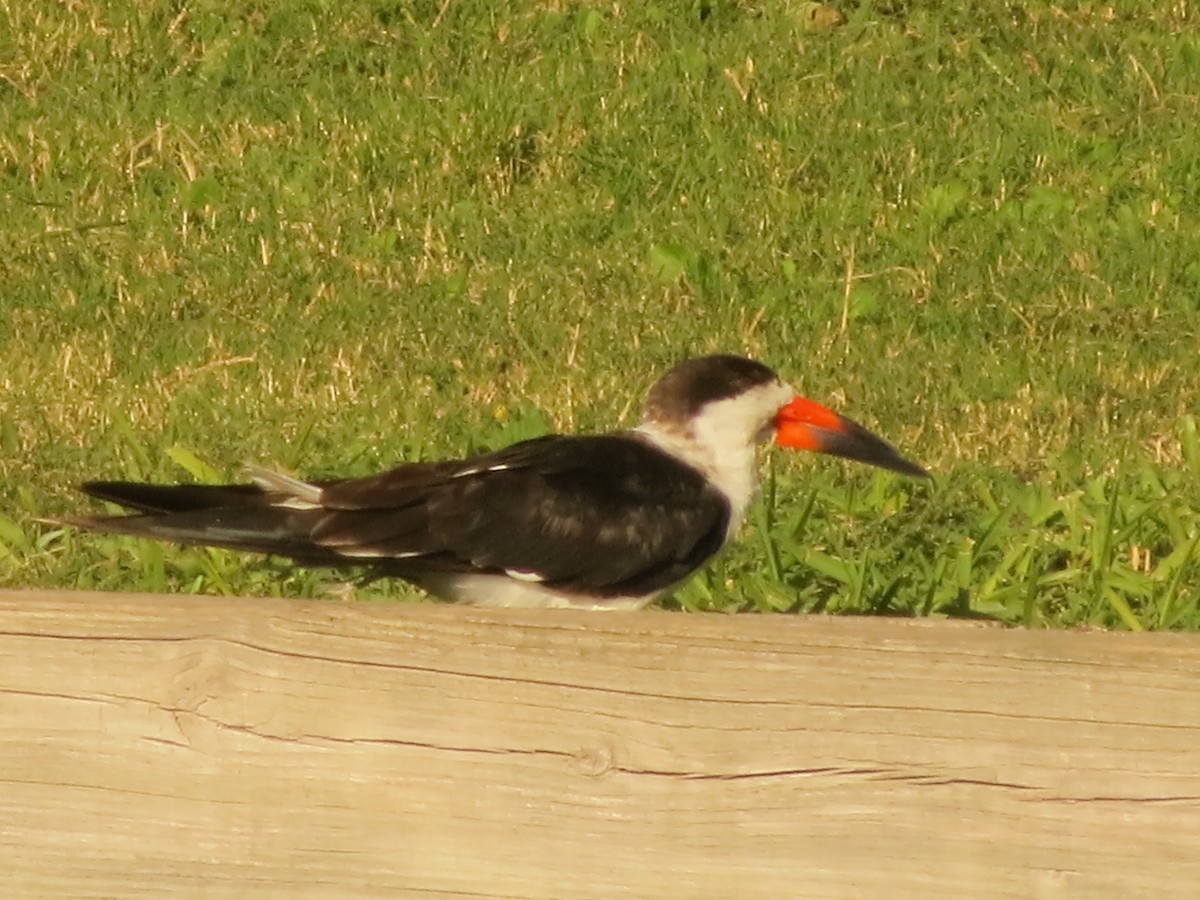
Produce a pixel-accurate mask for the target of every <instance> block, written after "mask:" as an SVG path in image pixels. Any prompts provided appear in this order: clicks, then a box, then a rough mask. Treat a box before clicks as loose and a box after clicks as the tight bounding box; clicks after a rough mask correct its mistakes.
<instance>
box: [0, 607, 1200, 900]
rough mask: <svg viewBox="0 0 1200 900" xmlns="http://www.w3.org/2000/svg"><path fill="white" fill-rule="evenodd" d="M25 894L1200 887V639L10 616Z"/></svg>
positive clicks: (264, 617)
mask: <svg viewBox="0 0 1200 900" xmlns="http://www.w3.org/2000/svg"><path fill="white" fill-rule="evenodd" d="M0 872H3V873H4V885H5V887H4V892H5V894H6V895H9V896H20V897H36V896H56V897H63V896H71V897H118V896H119V897H149V896H155V897H158V896H161V895H163V894H164V893H167V892H171V891H173V892H176V893H178V894H182V895H185V896H187V895H201V894H202V895H205V896H237V897H246V896H254V897H342V896H353V897H363V896H411V897H438V898H447V897H476V898H478V897H520V898H575V897H672V898H674V897H763V898H767V897H770V898H786V897H856V898H857V897H884V896H886V897H889V898H891V897H921V898H940V897H954V898H961V897H1011V898H1057V897H1087V898H1093V897H1120V898H1129V897H1155V898H1163V897H1179V898H1185V897H1186V898H1194V897H1196V896H1200V640H1198V639H1197V638H1196V637H1194V636H1176V635H1132V634H1106V633H1048V632H1029V631H1007V630H1001V629H996V628H985V627H976V626H969V625H961V624H951V623H945V622H941V623H939V622H928V621H900V620H884V619H832V618H819V617H809V618H804V617H760V616H742V617H724V616H698V615H681V614H669V613H658V612H646V613H631V614H587V613H573V612H567V611H553V612H545V613H529V612H520V611H506V610H499V611H481V610H473V609H466V608H461V607H449V606H433V605H429V606H411V605H397V606H390V605H383V604H365V603H363V604H351V603H337V602H332V601H330V602H318V601H310V602H304V601H281V600H261V599H255V600H238V599H219V598H209V597H167V596H130V595H118V594H94V593H65V592H64V593H54V592H0Z"/></svg>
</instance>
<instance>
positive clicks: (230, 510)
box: [74, 435, 729, 596]
mask: <svg viewBox="0 0 1200 900" xmlns="http://www.w3.org/2000/svg"><path fill="white" fill-rule="evenodd" d="M319 488H320V490H319V491H314V494H313V496H314V497H315V500H316V502H310V501H311V499H312V498H309V500H305V499H303V498H297V497H296V496H295V495H293V494H290V493H288V492H287V491H286V490H284V489H280V490H271V489H264V488H261V487H259V486H257V485H231V486H212V487H208V486H193V485H186V486H177V487H170V486H168V487H161V486H153V485H138V484H125V483H119V482H117V483H114V482H93V483H90V484H87V485H85V486H84V490H85V491H87V492H88V493H89V494H92V495H93V496H96V497H100V498H102V499H106V500H110V501H113V502H115V503H118V504H121V505H124V506H127V507H130V508H132V509H135V510H138V514H136V515H131V516H114V517H96V518H90V519H77V520H74V524H77V525H81V526H83V527H88V528H95V529H100V530H107V531H118V532H123V533H128V534H139V535H143V536H147V537H156V538H160V539H166V540H174V541H178V542H181V543H190V544H209V545H214V546H222V547H231V548H234V549H242V550H252V551H257V552H262V553H270V554H276V555H281V556H286V557H290V558H292V559H293V560H295V561H297V562H299V563H302V564H308V565H334V566H337V565H342V566H345V565H367V566H372V567H374V568H376V569H377V570H378V571H380V572H381V573H382V574H391V575H398V576H400V577H410V578H414V579H416V578H419V576H420V575H421V574H422V573H424V572H429V571H443V572H445V571H450V572H454V571H472V572H501V571H504V572H508V573H509V574H515V575H516V576H518V577H528V578H530V579H533V580H538V581H541V582H543V583H545V584H547V585H548V586H551V587H559V588H563V589H567V590H570V589H577V590H583V591H586V592H588V593H591V594H595V595H597V596H606V595H607V596H615V595H619V594H625V593H642V592H649V591H654V590H658V589H661V588H665V587H667V586H669V585H671V584H674V583H675V582H677V581H679V580H680V579H682V578H684V577H686V576H687V575H688V574H689V573H690V572H691V571H693V570H694V569H695V568H697V567H698V566H699V565H701V564H702V563H703V562H704V561H705V560H706V559H708V558H709V557H710V556H712V555H713V554H714V553H716V551H717V550H718V549H720V547H721V545H722V543H723V542H724V539H725V535H726V532H727V529H728V525H729V505H728V503H727V502H726V500H725V498H724V497H723V496H722V495H721V494H720V493H719V492H718V491H716V490H715V489H714V488H712V487H711V486H710V485H709V484H708V483H707V482H706V481H705V479H704V478H703V476H702V475H701V474H700V473H699V472H697V471H695V470H693V469H691V468H689V467H687V466H684V465H682V464H680V463H679V462H678V461H676V460H675V459H673V458H672V457H670V456H668V455H667V454H665V453H663V452H662V451H661V450H659V449H657V448H655V447H653V446H652V445H650V444H648V443H646V442H645V441H643V440H641V439H639V438H637V437H634V436H628V435H604V436H595V437H559V436H548V437H544V438H538V439H535V440H532V441H525V442H523V443H520V444H516V445H513V446H512V447H509V448H506V449H504V450H500V451H497V452H495V453H489V454H484V455H482V456H476V457H472V458H470V459H467V460H462V461H455V462H443V463H418V464H414V465H407V466H401V467H399V468H396V469H392V470H390V471H387V472H382V473H380V474H378V475H372V476H369V477H366V478H357V479H348V480H345V481H335V482H328V483H324V484H321V485H319Z"/></svg>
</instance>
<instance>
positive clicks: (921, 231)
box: [0, 0, 1200, 629]
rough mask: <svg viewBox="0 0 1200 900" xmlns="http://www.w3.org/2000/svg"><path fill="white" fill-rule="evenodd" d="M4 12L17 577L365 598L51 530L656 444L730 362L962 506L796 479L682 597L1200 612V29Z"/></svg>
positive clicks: (4, 508)
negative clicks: (102, 492) (567, 449)
mask: <svg viewBox="0 0 1200 900" xmlns="http://www.w3.org/2000/svg"><path fill="white" fill-rule="evenodd" d="M835 12H836V13H839V14H840V15H835V14H834V13H835ZM3 15H4V16H6V17H7V20H8V21H7V24H6V27H5V28H2V29H0V185H2V194H0V347H2V350H0V584H3V585H5V586H52V587H60V588H71V587H100V588H107V589H125V590H142V589H150V590H171V591H199V592H223V593H226V592H227V593H247V594H276V593H279V594H287V595H302V596H307V595H323V594H326V593H329V592H331V591H336V590H337V589H338V588H339V586H340V585H341V584H342V582H341V581H340V580H339V578H338V577H337V576H335V575H330V574H328V573H326V574H312V573H305V572H293V571H292V570H290V569H288V568H287V567H285V566H282V565H279V564H278V563H272V562H269V561H263V560H257V559H253V558H247V557H242V556H238V555H236V554H229V553H221V552H211V551H204V550H195V549H190V550H185V549H180V548H174V547H170V546H159V545H156V544H151V543H147V542H140V541H134V540H128V539H118V538H112V537H105V536H98V535H89V534H78V533H74V532H72V531H70V530H64V529H62V528H58V527H55V526H52V525H47V524H40V523H38V522H37V519H38V517H51V516H55V515H63V514H66V513H68V512H69V511H72V510H76V509H79V508H80V507H81V506H88V508H91V507H90V505H88V504H86V501H84V500H83V499H82V498H80V497H78V496H77V495H75V494H74V493H73V485H74V484H75V483H77V482H78V481H80V480H82V479H84V478H88V477H93V478H94V477H104V478H145V479H155V480H177V479H189V478H200V479H229V478H236V477H238V473H239V469H240V468H241V467H242V465H244V464H245V463H247V462H254V463H259V464H264V465H271V466H278V467H281V468H283V469H286V470H288V471H292V472H295V473H298V474H301V475H311V476H326V477H329V476H336V475H355V474H365V473H367V472H370V471H372V470H375V469H377V468H381V467H386V466H390V465H393V464H396V463H398V462H401V461H407V460H416V459H424V458H431V457H436V456H439V455H451V454H461V453H465V452H468V451H473V450H480V449H485V448H492V447H497V446H500V445H502V444H504V443H507V442H511V441H513V440H517V439H520V438H525V437H530V436H533V435H536V434H540V433H543V432H544V431H547V430H561V431H576V430H582V431H588V430H600V429H607V428H610V427H614V426H624V425H629V424H631V423H633V422H634V421H635V420H636V416H637V409H638V405H639V403H640V400H641V397H642V394H643V392H644V391H645V389H646V388H647V386H648V385H649V384H650V383H651V382H652V381H653V380H654V378H655V377H656V375H657V374H660V373H661V372H662V371H663V370H664V368H665V367H667V366H668V365H670V364H671V363H672V362H674V361H677V360H679V359H681V358H683V357H686V356H688V355H693V354H699V353H706V352H712V351H727V352H738V353H745V354H747V355H752V356H754V357H756V358H758V359H761V360H762V361H764V362H767V363H769V364H771V365H772V366H774V367H776V368H777V369H778V370H779V371H780V372H781V373H783V374H784V375H785V377H787V378H788V379H789V380H791V381H792V382H793V384H795V385H796V386H797V387H798V388H800V389H801V390H802V391H803V392H804V393H805V394H807V395H808V396H810V397H812V398H814V399H816V400H819V401H821V402H824V403H827V404H829V405H832V406H835V407H836V408H838V409H839V410H840V411H842V412H844V413H846V414H848V415H850V416H852V417H854V418H856V419H858V420H860V421H862V422H863V423H864V424H866V425H868V426H869V427H871V428H873V429H875V430H877V431H879V432H880V433H881V434H883V435H885V436H887V437H888V438H889V439H890V440H892V441H893V442H895V443H896V444H897V445H898V446H900V447H901V448H902V449H903V450H904V452H905V453H906V454H907V455H909V456H910V457H912V458H914V459H916V460H918V461H920V462H921V463H923V464H924V465H926V466H927V467H928V468H929V469H930V470H931V471H933V472H934V473H935V475H936V478H935V480H934V481H933V482H932V483H929V484H926V483H915V482H911V481H906V480H904V479H901V478H897V477H894V476H892V475H889V474H886V473H878V472H874V471H871V470H868V469H864V468H861V467H855V466H853V465H849V464H844V463H840V462H836V461H832V460H828V459H812V458H803V457H800V456H796V455H789V454H783V453H774V454H770V455H769V459H767V458H765V459H764V469H765V475H766V483H765V487H764V491H763V496H762V499H761V501H760V502H759V504H758V505H757V506H756V507H755V509H754V511H753V512H752V514H751V521H750V523H749V524H748V525H747V527H746V529H745V531H744V533H743V535H742V540H741V542H740V544H739V546H738V547H737V548H736V549H735V550H734V551H733V552H731V553H729V554H727V555H726V556H725V557H724V558H723V559H722V560H721V561H720V562H719V563H718V564H716V565H715V566H713V567H711V568H710V569H709V570H707V571H706V572H705V573H704V574H702V575H701V576H699V577H698V578H696V579H694V580H693V581H692V582H691V583H689V584H688V585H687V586H686V587H684V588H683V589H682V590H681V591H679V592H678V594H677V595H676V597H675V598H674V599H673V600H671V601H668V605H673V606H683V607H685V608H701V609H724V610H762V611H810V610H824V611H831V612H879V613H889V614H901V615H909V614H916V615H955V616H978V617H986V618H995V619H999V620H1001V621H1003V622H1007V623H1014V624H1022V623H1024V624H1029V625H1033V626H1056V627H1059V626H1074V625H1080V624H1095V625H1102V626H1109V627H1117V628H1174V629H1198V628H1200V546H1198V541H1200V438H1198V436H1197V424H1196V422H1197V418H1196V417H1197V409H1198V407H1200V9H1198V8H1197V7H1196V5H1195V4H1185V3H1155V2H1127V3H1122V4H1098V3H1065V4H1062V3H1060V4H1049V3H1040V2H1031V3H1027V4H1010V3H1001V2H987V0H985V2H981V3H974V4H961V3H948V2H947V3H909V2H903V0H897V2H879V3H874V4H872V3H863V4H861V5H859V4H853V3H845V4H839V5H838V6H837V9H836V11H835V10H832V9H830V8H823V7H818V6H816V5H814V4H810V3H802V2H791V3H788V2H783V0H761V2H754V0H744V2H733V0H710V2H684V0H680V2H644V3H586V2H580V3H560V2H511V3H497V2H491V0H487V2H484V0H429V2H399V0H373V2H349V3H345V4H337V3H328V2H323V0H300V2H283V3H270V2H261V0H259V2H248V0H231V2H220V3H217V2H210V0H198V2H194V3H188V4H180V3H173V2H172V3H167V2H160V0H139V2H132V0H109V2H96V3H59V2H51V0H31V2H25V3H12V4H7V5H6V6H5V7H4V10H3ZM839 19H840V21H839ZM358 593H359V595H360V596H363V597H386V598H391V597H395V598H405V599H411V598H415V597H417V596H419V595H418V594H417V593H416V592H415V591H412V590H411V589H408V588H406V587H404V586H403V585H401V584H397V583H387V582H380V583H375V584H372V585H370V586H367V587H362V588H360V589H359V591H358Z"/></svg>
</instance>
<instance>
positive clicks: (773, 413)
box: [644, 356, 929, 478]
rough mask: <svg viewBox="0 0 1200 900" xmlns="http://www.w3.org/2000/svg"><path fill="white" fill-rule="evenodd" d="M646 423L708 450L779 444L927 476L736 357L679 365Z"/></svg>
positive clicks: (651, 400) (650, 400)
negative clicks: (771, 442)
mask: <svg viewBox="0 0 1200 900" xmlns="http://www.w3.org/2000/svg"><path fill="white" fill-rule="evenodd" d="M644 421H645V422H646V423H652V424H653V425H654V426H656V427H658V428H662V429H666V430H669V431H672V432H674V433H676V434H680V435H682V434H689V435H690V436H691V437H692V438H694V439H696V440H698V441H699V442H700V443H702V444H703V445H705V446H706V447H707V448H708V449H709V450H710V451H718V450H719V449H720V448H730V452H732V449H733V448H737V447H748V446H752V445H754V444H756V443H763V442H766V441H771V440H773V441H774V442H775V443H776V444H778V445H779V446H781V447H791V448H794V449H797V450H812V451H815V452H817V453H825V454H829V455H831V456H840V457H843V458H845V459H851V460H854V461H856V462H862V463H866V464H868V465H872V466H878V467H879V468H883V469H890V470H891V471H893V472H899V473H901V474H902V475H908V476H912V477H917V478H927V477H929V473H928V472H926V471H925V470H924V469H923V468H922V467H921V466H919V465H917V464H916V463H914V462H911V461H909V460H907V459H905V458H904V457H903V456H901V455H900V453H899V451H897V450H896V448H895V447H893V446H892V445H891V444H889V443H888V442H887V441H885V440H884V439H883V438H881V437H879V436H878V435H875V434H873V433H872V432H870V431H868V430H867V429H866V428H864V427H863V426H861V425H859V424H858V423H857V422H855V421H853V420H852V419H848V418H846V417H845V416H842V415H839V414H838V413H836V412H834V411H833V410H831V409H829V408H827V407H825V406H822V405H821V404H819V403H817V402H815V401H813V400H809V399H807V398H805V397H800V396H797V395H796V393H795V391H793V390H792V388H791V387H789V386H788V385H787V384H786V383H785V382H784V381H782V380H781V379H780V378H779V376H778V375H777V374H775V372H774V371H772V370H771V369H769V368H768V367H767V366H764V365H763V364H762V363H758V362H754V361H753V360H749V359H743V358H742V357H738V356H704V357H698V358H696V359H690V360H687V361H686V362H683V363H680V364H679V365H677V366H675V367H674V368H673V369H671V370H670V371H669V372H667V373H666V374H665V375H664V376H663V377H662V378H661V379H659V381H658V382H657V383H656V384H655V385H654V387H653V388H651V390H650V393H649V395H648V396H647V398H646V405H645V414H644Z"/></svg>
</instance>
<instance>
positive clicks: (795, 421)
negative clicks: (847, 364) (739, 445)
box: [775, 397, 929, 478]
mask: <svg viewBox="0 0 1200 900" xmlns="http://www.w3.org/2000/svg"><path fill="white" fill-rule="evenodd" d="M775 443H777V444H779V445H780V446H781V447H794V448H796V449H799V450H815V451H816V452H817V453H827V454H829V455H831V456H841V457H843V458H845V459H852V460H854V461H856V462H861V463H866V464H867V465H870V466H878V467H879V468H881V469H890V470H891V471H893V472H899V473H900V474H901V475H909V476H911V477H913V478H928V477H929V473H928V472H926V471H925V470H924V469H923V468H921V467H920V466H918V465H917V464H916V463H915V462H910V461H909V460H907V459H905V458H904V457H903V456H901V455H900V453H899V451H898V450H896V448H895V447H893V446H892V445H891V444H889V443H888V442H887V441H885V440H884V439H883V438H881V437H879V436H878V435H875V434H872V433H871V432H870V431H868V430H867V429H865V428H863V427H862V426H861V425H859V424H858V423H857V422H855V421H854V420H852V419H847V418H846V417H845V416H840V415H838V414H837V413H835V412H834V411H833V410H832V409H827V408H826V407H824V406H822V405H821V404H819V403H814V402H813V401H812V400H806V399H805V398H804V397H797V398H796V399H794V400H793V401H792V402H791V403H789V404H788V405H787V406H785V407H784V408H783V409H781V410H780V411H779V414H778V415H777V416H776V417H775Z"/></svg>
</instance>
